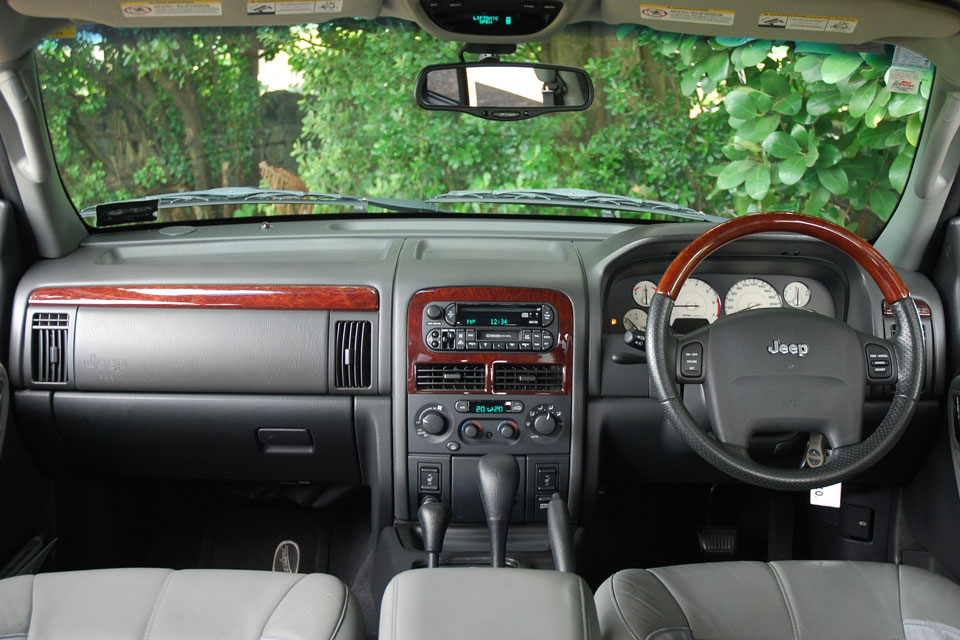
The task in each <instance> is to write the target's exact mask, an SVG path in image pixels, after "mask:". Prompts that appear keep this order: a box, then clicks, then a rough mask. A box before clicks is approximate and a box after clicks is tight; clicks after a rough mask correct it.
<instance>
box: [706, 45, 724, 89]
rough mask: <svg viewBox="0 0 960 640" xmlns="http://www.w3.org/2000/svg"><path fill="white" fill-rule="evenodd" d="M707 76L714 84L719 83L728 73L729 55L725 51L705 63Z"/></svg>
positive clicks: (714, 55)
mask: <svg viewBox="0 0 960 640" xmlns="http://www.w3.org/2000/svg"><path fill="white" fill-rule="evenodd" d="M705 67H706V70H707V75H708V76H709V77H710V79H711V80H713V81H714V82H720V81H721V80H723V79H724V78H726V77H727V74H729V73H730V55H729V54H728V53H727V52H726V51H719V52H717V53H715V54H713V55H712V56H710V57H709V58H707V62H706V63H705Z"/></svg>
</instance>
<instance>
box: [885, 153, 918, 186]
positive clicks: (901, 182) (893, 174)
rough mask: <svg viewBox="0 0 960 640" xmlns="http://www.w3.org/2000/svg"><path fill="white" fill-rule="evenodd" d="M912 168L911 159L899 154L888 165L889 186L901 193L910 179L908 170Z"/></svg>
mask: <svg viewBox="0 0 960 640" xmlns="http://www.w3.org/2000/svg"><path fill="white" fill-rule="evenodd" d="M912 166H913V158H911V157H910V156H908V155H906V154H900V155H899V156H897V157H896V158H895V159H894V160H893V164H891V165H890V173H889V174H888V175H889V177H890V184H891V185H893V188H894V189H896V190H897V191H899V192H900V193H903V190H904V189H905V188H906V186H907V179H908V178H909V177H910V168H911V167H912Z"/></svg>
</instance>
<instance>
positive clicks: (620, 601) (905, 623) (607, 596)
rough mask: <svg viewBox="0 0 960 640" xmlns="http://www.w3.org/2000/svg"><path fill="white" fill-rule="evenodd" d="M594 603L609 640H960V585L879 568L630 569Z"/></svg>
mask: <svg viewBox="0 0 960 640" xmlns="http://www.w3.org/2000/svg"><path fill="white" fill-rule="evenodd" d="M596 602H597V612H598V613H599V615H600V629H601V632H602V637H603V638H604V640H620V639H624V640H627V639H629V640H691V639H695V640H708V639H709V640H752V639H756V640H760V639H762V640H781V639H782V640H807V639H813V638H816V639H817V640H827V639H833V638H836V639H843V640H960V587H958V586H957V585H956V584H954V583H953V582H951V581H949V580H947V579H946V578H943V577H941V576H938V575H936V574H934V573H930V572H929V571H924V570H922V569H915V568H913V567H906V566H896V565H892V564H880V563H873V562H841V561H830V562H817V561H789V562H771V563H769V564H764V563H762V562H719V563H709V564H694V565H684V566H678V567H665V568H661V569H650V570H644V569H628V570H626V571H620V572H618V573H615V574H614V575H613V576H611V577H610V578H609V579H608V580H607V581H606V582H604V583H603V585H601V586H600V589H599V590H598V591H597V595H596Z"/></svg>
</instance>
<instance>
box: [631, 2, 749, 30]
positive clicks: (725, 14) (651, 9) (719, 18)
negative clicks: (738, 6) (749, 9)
mask: <svg viewBox="0 0 960 640" xmlns="http://www.w3.org/2000/svg"><path fill="white" fill-rule="evenodd" d="M640 15H641V16H642V17H643V18H644V19H646V20H663V21H666V22H694V23H697V24H722V25H732V24H733V16H734V13H733V11H719V10H717V9H689V8H684V7H665V6H661V5H657V4H641V5H640Z"/></svg>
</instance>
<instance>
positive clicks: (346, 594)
mask: <svg viewBox="0 0 960 640" xmlns="http://www.w3.org/2000/svg"><path fill="white" fill-rule="evenodd" d="M349 604H350V589H348V588H347V585H346V584H344V585H343V608H342V609H341V610H340V618H338V619H337V624H336V626H334V627H333V633H332V634H331V635H330V640H333V639H334V638H336V637H337V634H338V633H340V627H341V625H343V620H344V619H345V618H346V617H347V607H348V606H349Z"/></svg>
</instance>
